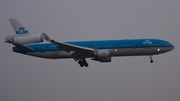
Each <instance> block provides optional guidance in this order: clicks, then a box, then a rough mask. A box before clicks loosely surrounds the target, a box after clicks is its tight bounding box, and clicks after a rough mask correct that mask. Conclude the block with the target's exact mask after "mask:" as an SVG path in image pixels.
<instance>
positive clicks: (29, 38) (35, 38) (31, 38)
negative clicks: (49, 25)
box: [6, 34, 43, 44]
mask: <svg viewBox="0 0 180 101" xmlns="http://www.w3.org/2000/svg"><path fill="white" fill-rule="evenodd" d="M6 42H9V43H18V44H31V43H39V42H43V34H36V35H21V36H9V37H6Z"/></svg>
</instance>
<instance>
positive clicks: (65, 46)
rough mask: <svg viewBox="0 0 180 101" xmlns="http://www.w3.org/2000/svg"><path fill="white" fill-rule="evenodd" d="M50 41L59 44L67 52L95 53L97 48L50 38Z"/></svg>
mask: <svg viewBox="0 0 180 101" xmlns="http://www.w3.org/2000/svg"><path fill="white" fill-rule="evenodd" d="M50 42H52V43H54V44H56V45H58V46H57V47H58V48H60V49H62V50H64V51H66V52H70V51H75V52H83V53H84V52H85V53H94V52H95V50H94V49H92V48H87V47H82V46H77V45H72V44H68V43H62V42H56V41H54V40H50Z"/></svg>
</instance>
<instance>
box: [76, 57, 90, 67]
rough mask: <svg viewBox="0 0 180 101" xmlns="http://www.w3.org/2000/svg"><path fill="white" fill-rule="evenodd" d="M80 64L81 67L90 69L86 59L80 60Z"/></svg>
mask: <svg viewBox="0 0 180 101" xmlns="http://www.w3.org/2000/svg"><path fill="white" fill-rule="evenodd" d="M78 63H79V65H80V66H81V67H84V66H85V67H88V66H89V65H88V63H87V62H86V60H85V59H81V60H79V61H78Z"/></svg>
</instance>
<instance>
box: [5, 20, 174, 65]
mask: <svg viewBox="0 0 180 101" xmlns="http://www.w3.org/2000/svg"><path fill="white" fill-rule="evenodd" d="M9 21H10V23H11V26H12V28H13V29H14V32H15V35H12V36H6V37H5V43H10V44H13V45H14V47H13V49H12V50H13V52H16V53H21V54H25V55H30V56H35V57H40V58H46V59H65V58H73V59H74V60H75V61H78V64H79V65H80V67H88V66H89V64H88V63H87V61H86V58H91V60H94V61H99V62H101V63H106V62H111V58H112V57H117V56H150V63H153V56H154V55H158V54H161V53H165V52H169V51H171V50H173V49H174V45H173V44H171V43H170V42H168V41H166V40H161V39H150V38H148V39H123V40H94V41H71V42H58V41H55V40H52V39H51V38H50V37H49V36H48V35H47V34H46V33H41V34H36V35H35V34H31V33H30V32H29V31H28V30H27V29H26V28H25V27H24V26H23V25H22V24H21V23H20V22H19V21H18V20H16V19H9ZM44 41H46V42H44Z"/></svg>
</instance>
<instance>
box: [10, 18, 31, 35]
mask: <svg viewBox="0 0 180 101" xmlns="http://www.w3.org/2000/svg"><path fill="white" fill-rule="evenodd" d="M9 21H10V23H11V26H12V28H13V29H14V32H15V33H16V34H19V35H22V34H30V32H29V31H28V30H27V29H26V28H25V27H24V26H22V24H21V23H20V22H19V21H18V20H16V19H9Z"/></svg>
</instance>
